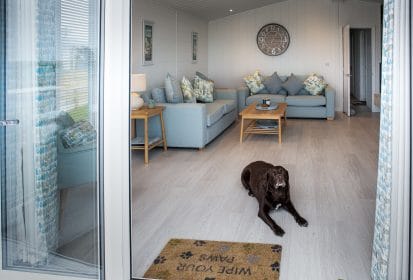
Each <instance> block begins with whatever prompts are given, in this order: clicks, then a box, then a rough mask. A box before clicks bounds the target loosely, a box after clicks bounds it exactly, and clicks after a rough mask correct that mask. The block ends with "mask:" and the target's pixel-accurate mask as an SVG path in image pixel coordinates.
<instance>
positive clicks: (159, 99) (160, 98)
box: [142, 88, 166, 103]
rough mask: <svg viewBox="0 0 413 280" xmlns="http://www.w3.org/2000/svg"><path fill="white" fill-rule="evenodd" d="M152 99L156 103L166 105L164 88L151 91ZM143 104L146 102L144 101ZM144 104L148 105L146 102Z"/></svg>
mask: <svg viewBox="0 0 413 280" xmlns="http://www.w3.org/2000/svg"><path fill="white" fill-rule="evenodd" d="M142 98H143V97H142ZM152 99H153V100H154V101H155V102H156V103H166V96H165V88H154V89H152ZM144 100H145V98H144ZM145 102H146V100H145ZM146 103H148V102H146Z"/></svg>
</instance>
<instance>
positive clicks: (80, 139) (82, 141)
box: [60, 121, 96, 149]
mask: <svg viewBox="0 0 413 280" xmlns="http://www.w3.org/2000/svg"><path fill="white" fill-rule="evenodd" d="M60 138H61V139H62V144H63V146H64V147H65V148H67V149H69V148H75V147H80V146H84V145H87V144H91V143H94V142H95V141H96V130H95V129H94V128H93V126H92V125H91V124H90V122H88V121H79V122H76V123H75V124H73V125H72V126H70V127H68V128H66V129H64V130H62V131H61V132H60Z"/></svg>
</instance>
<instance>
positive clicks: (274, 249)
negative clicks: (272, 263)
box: [271, 245, 282, 253]
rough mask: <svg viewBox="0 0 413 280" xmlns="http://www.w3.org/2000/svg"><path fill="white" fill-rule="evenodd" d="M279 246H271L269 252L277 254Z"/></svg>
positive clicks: (279, 250) (279, 249)
mask: <svg viewBox="0 0 413 280" xmlns="http://www.w3.org/2000/svg"><path fill="white" fill-rule="evenodd" d="M281 248H282V247H281V246H280V245H274V246H272V247H271V250H272V251H273V252H274V253H279V252H281Z"/></svg>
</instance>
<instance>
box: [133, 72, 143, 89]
mask: <svg viewBox="0 0 413 280" xmlns="http://www.w3.org/2000/svg"><path fill="white" fill-rule="evenodd" d="M145 90H146V75H145V74H132V81H131V92H141V91H145Z"/></svg>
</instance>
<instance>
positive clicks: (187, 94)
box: [181, 76, 196, 103]
mask: <svg viewBox="0 0 413 280" xmlns="http://www.w3.org/2000/svg"><path fill="white" fill-rule="evenodd" d="M181 89H182V94H183V95H184V102H185V103H196V98H195V93H194V88H193V87H192V84H191V82H190V81H189V80H188V79H187V78H186V77H185V76H183V77H182V81H181Z"/></svg>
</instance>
